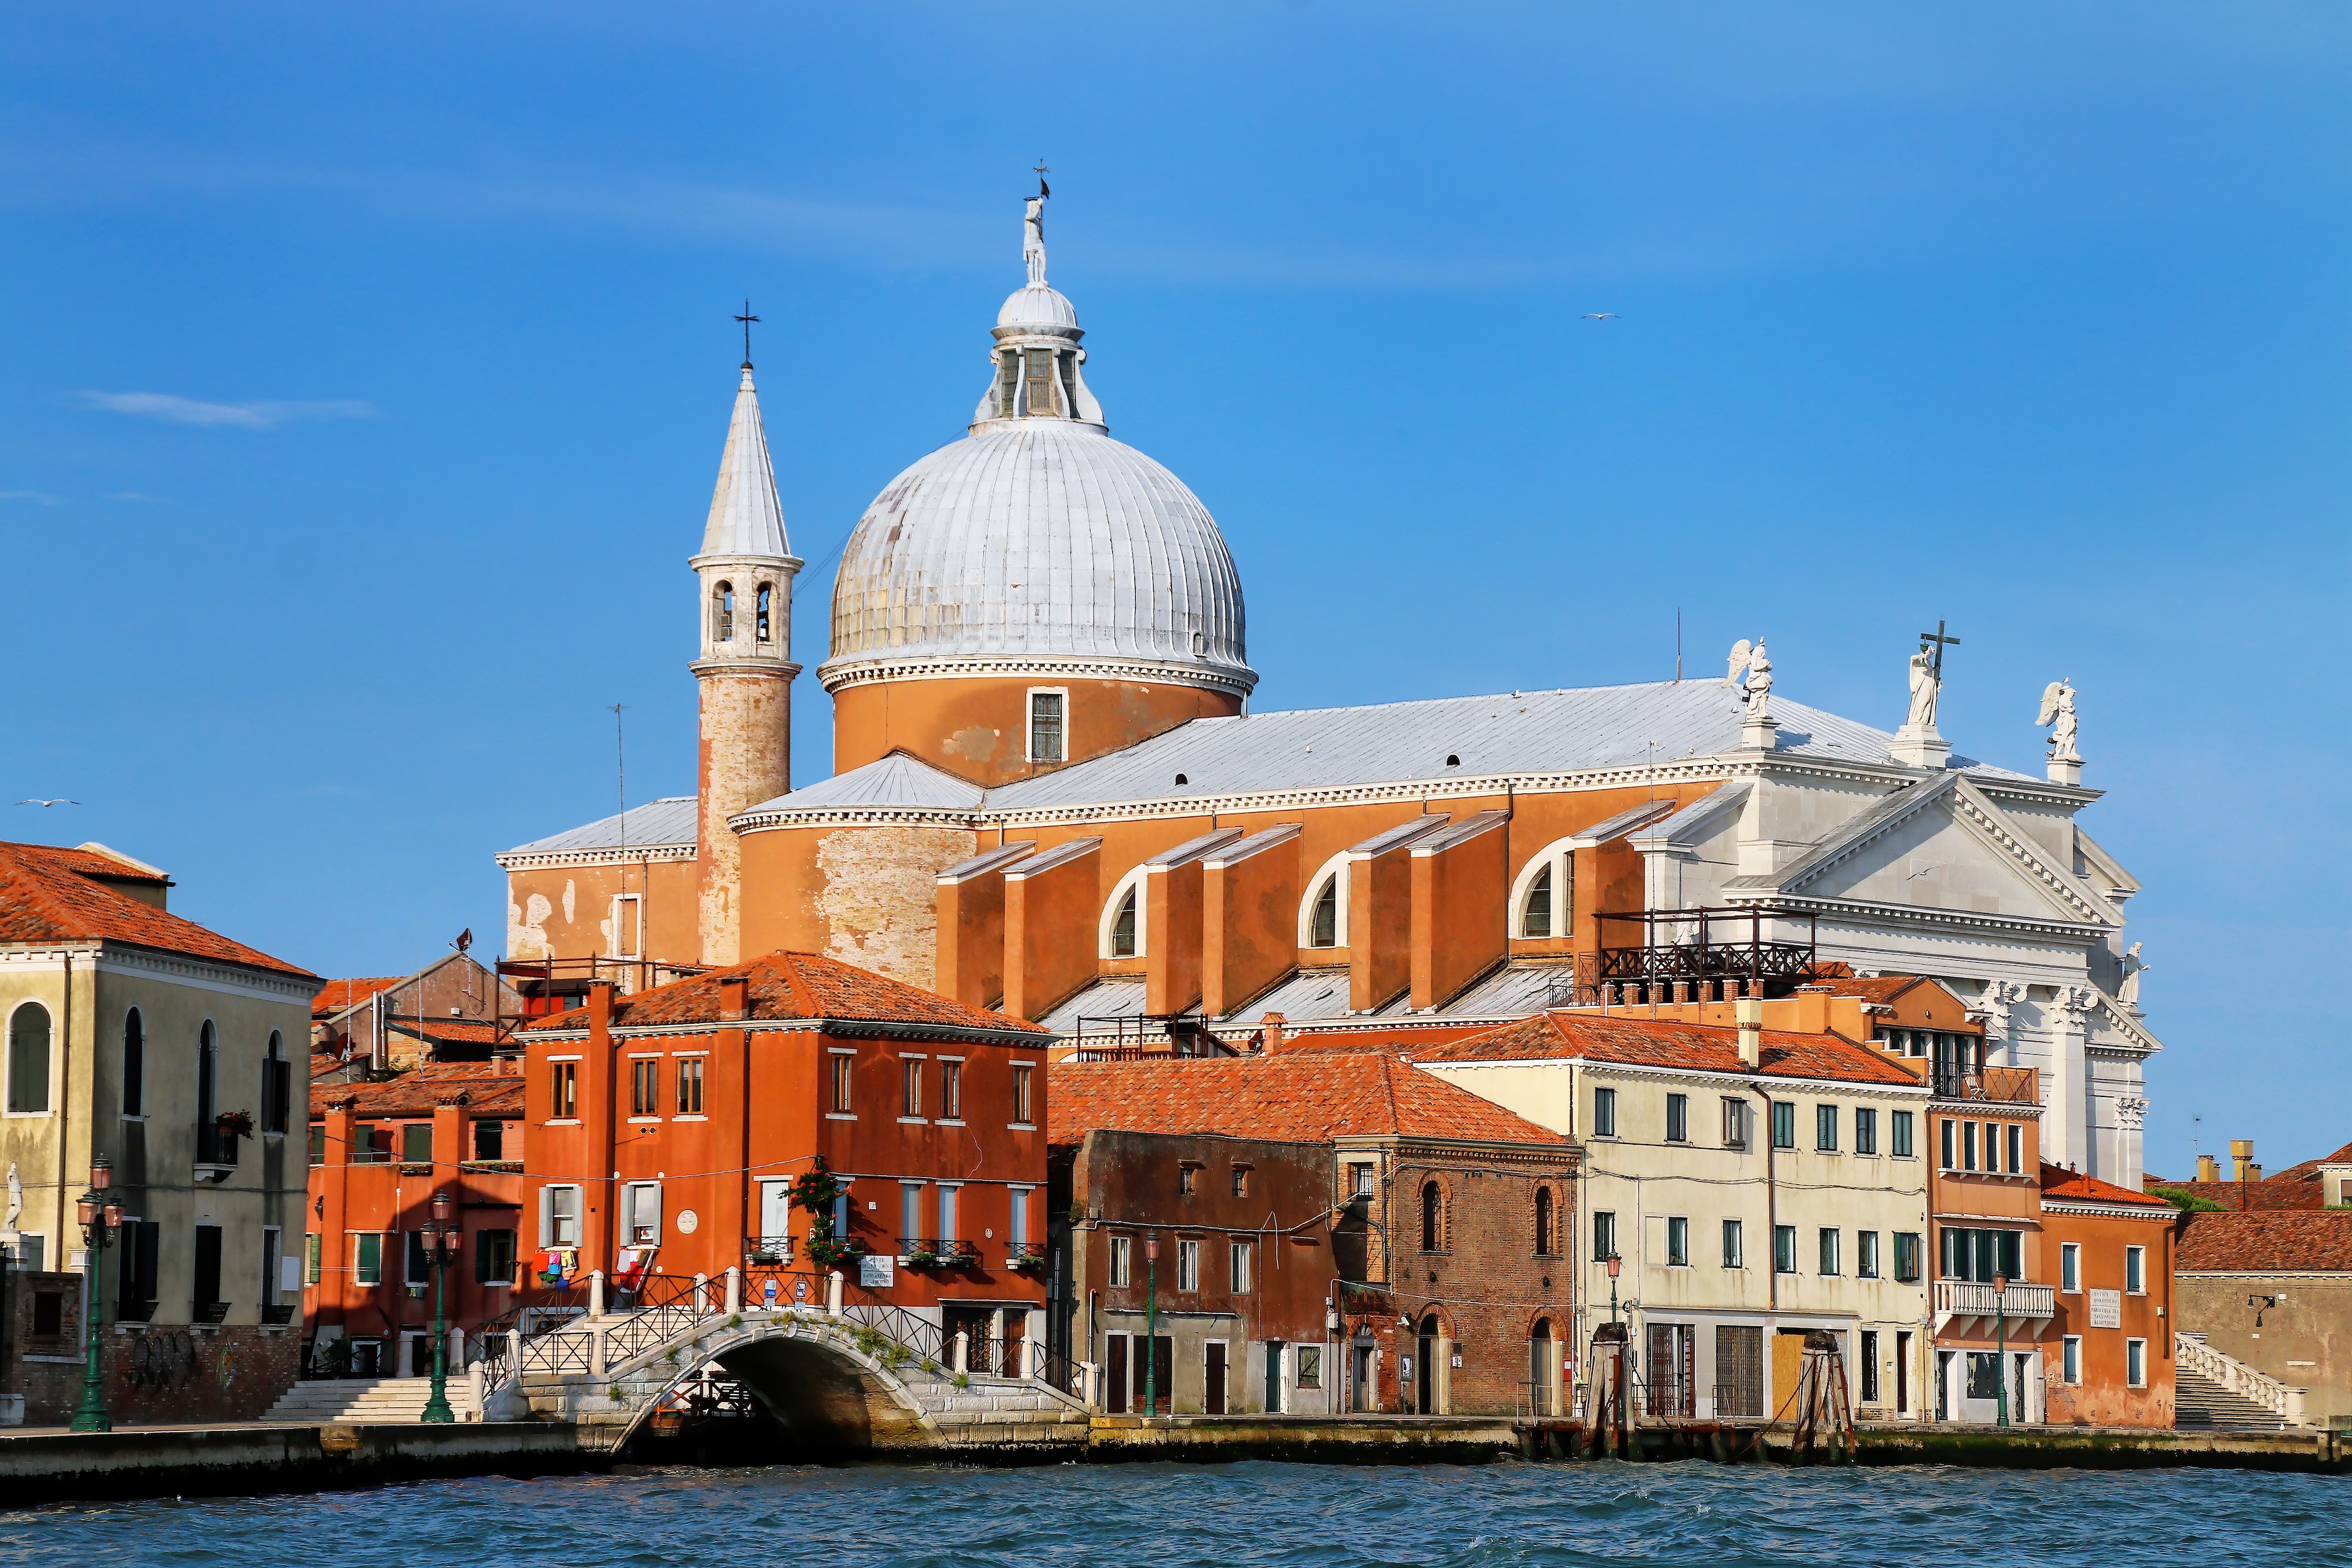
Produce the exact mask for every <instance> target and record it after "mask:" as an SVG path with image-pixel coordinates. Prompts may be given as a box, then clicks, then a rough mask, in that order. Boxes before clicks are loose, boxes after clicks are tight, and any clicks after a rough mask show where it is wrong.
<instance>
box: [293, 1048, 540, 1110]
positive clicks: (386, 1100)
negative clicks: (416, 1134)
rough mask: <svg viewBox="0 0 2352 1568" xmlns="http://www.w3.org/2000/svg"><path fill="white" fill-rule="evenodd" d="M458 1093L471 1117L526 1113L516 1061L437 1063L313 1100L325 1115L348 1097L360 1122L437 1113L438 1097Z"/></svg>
mask: <svg viewBox="0 0 2352 1568" xmlns="http://www.w3.org/2000/svg"><path fill="white" fill-rule="evenodd" d="M458 1092H464V1093H466V1094H467V1095H469V1096H470V1098H469V1099H468V1100H467V1115H470V1116H500V1117H504V1116H520V1115H521V1114H522V1095H523V1081H522V1078H521V1076H520V1074H519V1073H517V1072H516V1071H515V1069H514V1065H513V1064H512V1063H510V1062H504V1061H436V1062H433V1063H430V1064H428V1065H426V1066H424V1067H420V1068H418V1069H416V1071H414V1072H404V1073H402V1074H401V1075H400V1076H399V1077H397V1078H391V1079H386V1080H385V1081H384V1082H381V1083H350V1084H341V1085H335V1086H332V1087H330V1088H328V1089H326V1090H324V1091H322V1092H320V1093H318V1094H317V1095H315V1096H314V1097H313V1099H314V1104H315V1108H316V1110H318V1111H319V1112H321V1113H323V1112H324V1111H325V1110H326V1109H327V1107H329V1106H330V1105H335V1104H340V1103H342V1102H343V1101H344V1100H349V1101H351V1102H352V1111H353V1113H355V1114H356V1115H358V1116H359V1117H360V1119H361V1120H362V1121H365V1120H367V1119H368V1118H370V1117H392V1116H405V1117H414V1118H417V1119H420V1120H421V1119H423V1118H425V1117H427V1116H430V1115H432V1114H433V1107H434V1104H435V1103H436V1101H438V1100H440V1099H441V1098H442V1097H444V1096H446V1095H450V1094H456V1093H458Z"/></svg>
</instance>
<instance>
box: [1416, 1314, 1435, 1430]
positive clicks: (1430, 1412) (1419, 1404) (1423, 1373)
mask: <svg viewBox="0 0 2352 1568" xmlns="http://www.w3.org/2000/svg"><path fill="white" fill-rule="evenodd" d="M1439 1337H1440V1335H1439V1329H1438V1322H1437V1314H1436V1313H1435V1312H1432V1313H1430V1314H1429V1315H1428V1316H1427V1317H1425V1318H1423V1319H1422V1320H1421V1355H1420V1364H1418V1365H1417V1366H1416V1367H1414V1369H1413V1378H1414V1382H1413V1409H1414V1411H1415V1413H1416V1414H1419V1415H1423V1416H1434V1415H1436V1414H1437V1413H1438V1412H1437V1403H1438V1401H1437V1390H1438V1378H1437V1346H1438V1341H1439Z"/></svg>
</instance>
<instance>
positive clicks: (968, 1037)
mask: <svg viewBox="0 0 2352 1568" xmlns="http://www.w3.org/2000/svg"><path fill="white" fill-rule="evenodd" d="M729 1030H741V1031H742V1032H743V1033H745V1034H827V1035H831V1036H833V1037H835V1039H837V1040H855V1039H885V1040H965V1041H969V1042H971V1043H973V1044H979V1045H1023V1046H1032V1047H1034V1048H1035V1049H1037V1050H1040V1051H1042V1050H1044V1049H1045V1047H1047V1046H1049V1045H1051V1044H1053V1043H1054V1040H1055V1036H1053V1035H1050V1034H1039V1033H1036V1032H1035V1031H1034V1030H1020V1029H987V1028H983V1027H981V1026H978V1025H972V1024H946V1023H938V1024H935V1023H902V1022H898V1021H894V1020H889V1019H716V1020H700V1021H695V1022H689V1023H647V1024H616V1025H614V1027H613V1029H612V1030H610V1031H609V1032H610V1034H611V1036H612V1038H613V1039H614V1040H659V1039H663V1038H665V1037H667V1036H671V1035H706V1034H725V1033H726V1032H728V1031H729ZM588 1038H590V1031H589V1030H587V1028H585V1027H584V1026H583V1027H579V1028H567V1029H534V1030H523V1031H521V1032H520V1033H518V1034H517V1035H516V1036H515V1039H517V1040H521V1041H523V1042H524V1043H525V1044H526V1045H528V1044H530V1042H532V1041H536V1040H549V1041H577V1040H586V1039H588Z"/></svg>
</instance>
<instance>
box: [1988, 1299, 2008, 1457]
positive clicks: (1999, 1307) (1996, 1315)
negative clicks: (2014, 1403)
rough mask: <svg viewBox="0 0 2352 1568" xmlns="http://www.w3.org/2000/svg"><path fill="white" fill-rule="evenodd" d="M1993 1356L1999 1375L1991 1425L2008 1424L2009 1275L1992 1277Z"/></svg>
mask: <svg viewBox="0 0 2352 1568" xmlns="http://www.w3.org/2000/svg"><path fill="white" fill-rule="evenodd" d="M1992 1321H1993V1345H1994V1347H1995V1348H1994V1350H1993V1357H1992V1369H1993V1371H1994V1372H1995V1373H1996V1374H1998V1375H1999V1378H1998V1381H1996V1382H1995V1383H1994V1385H1993V1390H1992V1396H1993V1411H1994V1420H1993V1425H1994V1426H1996V1427H2006V1426H2008V1425H2009V1276H2008V1275H2006V1274H1995V1275H1994V1276H1993V1277H1992Z"/></svg>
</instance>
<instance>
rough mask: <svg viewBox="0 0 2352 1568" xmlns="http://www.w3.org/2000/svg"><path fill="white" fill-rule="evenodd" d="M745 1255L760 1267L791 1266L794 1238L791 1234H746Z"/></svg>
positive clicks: (744, 1239) (782, 1267) (779, 1267)
mask: <svg viewBox="0 0 2352 1568" xmlns="http://www.w3.org/2000/svg"><path fill="white" fill-rule="evenodd" d="M743 1256H744V1257H746V1258H748V1259H749V1260H751V1262H752V1263H753V1264H754V1265H755V1266H757V1267H759V1268H762V1269H786V1268H790V1267H791V1266H792V1261H793V1239H792V1238H791V1237H789V1236H746V1237H745V1238H743Z"/></svg>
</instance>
